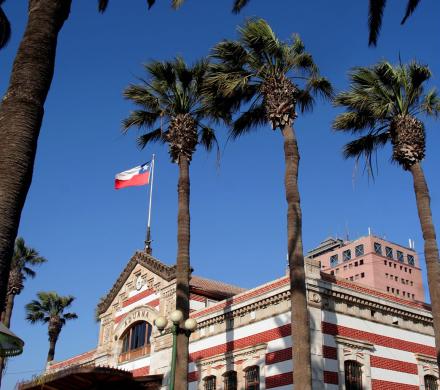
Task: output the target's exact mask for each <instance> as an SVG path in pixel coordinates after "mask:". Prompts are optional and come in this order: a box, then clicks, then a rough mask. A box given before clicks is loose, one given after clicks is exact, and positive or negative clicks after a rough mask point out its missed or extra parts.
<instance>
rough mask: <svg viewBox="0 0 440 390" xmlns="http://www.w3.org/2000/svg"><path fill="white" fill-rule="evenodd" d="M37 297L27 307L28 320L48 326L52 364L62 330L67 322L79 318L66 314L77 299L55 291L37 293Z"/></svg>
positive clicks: (75, 315) (49, 355) (74, 314)
mask: <svg viewBox="0 0 440 390" xmlns="http://www.w3.org/2000/svg"><path fill="white" fill-rule="evenodd" d="M37 297H38V299H34V300H33V301H31V302H29V303H28V304H27V305H26V319H27V320H28V321H29V322H30V323H31V324H36V323H37V322H42V323H43V324H48V335H49V352H48V354H47V362H51V361H52V360H53V359H54V356H55V347H56V344H57V341H58V337H59V336H60V333H61V329H62V328H63V326H64V325H66V321H69V320H74V319H76V318H78V315H77V314H76V313H70V312H68V313H65V310H66V309H68V308H69V307H70V306H71V304H72V302H73V301H74V300H75V297H72V296H71V295H67V296H61V295H58V294H57V293H56V292H54V291H49V292H45V291H41V292H39V293H37Z"/></svg>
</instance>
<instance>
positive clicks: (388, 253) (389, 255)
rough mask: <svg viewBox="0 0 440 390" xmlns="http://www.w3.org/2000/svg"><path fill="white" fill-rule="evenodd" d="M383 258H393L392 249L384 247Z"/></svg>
mask: <svg viewBox="0 0 440 390" xmlns="http://www.w3.org/2000/svg"><path fill="white" fill-rule="evenodd" d="M385 256H386V257H388V258H389V259H392V258H393V248H390V247H389V246H386V247H385Z"/></svg>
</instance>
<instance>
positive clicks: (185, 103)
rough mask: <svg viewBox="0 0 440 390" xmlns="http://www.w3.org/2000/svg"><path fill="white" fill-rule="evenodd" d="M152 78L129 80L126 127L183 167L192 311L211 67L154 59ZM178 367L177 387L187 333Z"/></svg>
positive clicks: (181, 280)
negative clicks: (196, 171)
mask: <svg viewBox="0 0 440 390" xmlns="http://www.w3.org/2000/svg"><path fill="white" fill-rule="evenodd" d="M145 70H146V72H147V75H148V79H147V80H143V81H142V82H141V83H140V84H137V85H133V84H132V85H130V86H129V87H128V88H126V90H125V91H124V96H125V97H126V98H127V99H129V100H131V101H132V102H133V103H135V104H136V105H137V106H139V109H138V110H135V111H132V112H131V113H130V115H129V116H128V117H127V118H126V119H125V120H124V122H123V127H124V130H127V129H129V128H131V127H137V128H145V129H146V130H147V132H146V133H145V134H143V135H141V136H140V137H139V139H138V142H139V146H140V147H141V148H144V147H145V146H146V145H147V144H149V143H150V142H156V141H157V142H161V143H168V147H169V154H170V156H171V160H172V162H174V163H176V164H177V165H178V166H179V183H178V230H177V246H178V248H177V261H176V263H177V276H176V308H177V309H178V310H181V311H182V313H183V315H184V316H183V318H184V319H183V321H184V320H185V319H187V318H188V316H189V278H190V253H189V242H190V213H189V193H190V180H189V165H190V162H191V159H192V156H193V153H194V152H195V150H196V147H197V145H199V144H200V145H202V146H203V147H205V148H206V149H207V150H208V151H209V150H211V149H212V147H213V146H215V145H217V140H216V137H215V133H214V130H213V129H212V128H211V127H210V126H209V125H208V124H206V123H204V121H205V120H209V119H210V115H211V114H210V113H209V112H208V110H207V109H206V107H204V106H203V94H202V87H203V82H204V79H205V76H206V73H207V70H208V61H207V60H205V59H203V60H201V61H199V62H196V63H195V64H194V65H193V66H188V65H186V64H185V62H184V61H183V59H182V58H176V59H174V60H173V61H164V62H160V61H153V62H150V63H148V64H146V65H145ZM177 362H178V364H177V370H176V376H175V381H176V383H175V386H176V387H175V388H176V389H182V390H183V389H185V390H186V388H187V375H188V337H187V335H186V334H184V333H180V334H178V336H177Z"/></svg>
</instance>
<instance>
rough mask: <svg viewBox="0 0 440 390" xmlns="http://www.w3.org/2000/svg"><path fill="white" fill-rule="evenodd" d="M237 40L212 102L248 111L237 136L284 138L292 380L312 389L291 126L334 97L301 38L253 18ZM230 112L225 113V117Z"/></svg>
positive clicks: (211, 86) (222, 58)
mask: <svg viewBox="0 0 440 390" xmlns="http://www.w3.org/2000/svg"><path fill="white" fill-rule="evenodd" d="M238 32H239V40H237V41H231V40H225V41H222V42H220V43H218V44H217V45H216V46H215V47H214V49H213V52H212V57H213V58H214V59H215V60H217V62H216V63H214V64H212V66H211V69H210V76H209V77H208V79H207V87H206V88H207V95H208V100H209V105H210V106H212V107H213V109H215V110H219V111H220V112H226V113H227V112H229V113H233V112H236V111H237V110H239V109H240V107H244V109H245V111H244V112H243V113H241V114H240V115H238V117H237V118H236V119H235V121H233V123H232V126H231V130H230V136H231V137H232V138H233V139H235V138H237V137H239V136H241V135H244V134H247V133H249V132H250V131H251V130H253V129H254V128H256V127H258V126H261V125H264V124H267V123H268V124H270V125H271V127H272V129H273V130H280V134H281V135H282V136H283V138H284V159H285V169H286V171H285V190H286V200H287V247H288V257H289V268H290V281H291V284H290V289H291V307H292V338H293V337H294V338H295V342H294V343H293V344H292V345H293V347H292V356H293V362H294V363H293V364H294V367H295V369H294V373H293V381H294V383H295V387H297V388H299V389H310V388H311V368H310V364H311V363H310V330H309V317H308V310H307V300H306V285H305V272H304V256H303V247H302V231H301V229H302V217H301V207H300V196H299V191H298V167H299V151H298V145H297V141H296V135H295V131H294V129H293V124H294V121H295V119H296V117H297V108H299V111H300V112H301V113H303V112H304V111H306V110H310V109H312V107H313V104H314V97H313V96H316V95H317V94H319V95H321V96H323V97H324V98H329V97H331V96H332V88H331V85H330V83H329V81H328V80H327V79H325V78H323V77H321V76H320V75H319V72H318V68H317V66H316V65H315V63H314V61H313V58H312V56H311V55H310V54H309V53H307V52H306V51H305V48H304V44H303V42H302V40H301V39H300V38H299V37H298V36H295V37H294V39H293V42H291V43H286V42H283V41H280V40H279V39H278V38H277V37H276V35H275V33H274V32H273V31H272V29H271V28H270V26H269V25H268V24H267V22H266V21H264V20H263V19H252V20H249V21H247V22H246V23H245V25H244V26H243V27H241V28H239V30H238ZM225 115H226V114H223V116H225Z"/></svg>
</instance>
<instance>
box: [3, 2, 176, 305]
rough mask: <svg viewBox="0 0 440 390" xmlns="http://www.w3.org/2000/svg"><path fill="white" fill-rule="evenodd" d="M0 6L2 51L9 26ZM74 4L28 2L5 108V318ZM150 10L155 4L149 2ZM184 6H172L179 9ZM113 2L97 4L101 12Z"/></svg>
mask: <svg viewBox="0 0 440 390" xmlns="http://www.w3.org/2000/svg"><path fill="white" fill-rule="evenodd" d="M4 1H5V0H0V48H1V47H3V46H4V45H5V44H6V43H7V41H8V38H9V36H10V25H9V21H8V19H7V18H6V15H5V13H4V12H3V10H2V7H1V6H2V4H3V3H4ZM71 3H72V0H29V10H30V11H31V12H29V13H28V15H29V16H28V21H27V25H26V29H25V32H24V35H23V38H22V40H21V43H20V46H19V48H18V51H17V55H16V57H15V61H14V64H13V68H12V73H11V77H10V81H9V86H8V89H7V91H6V93H5V95H4V97H3V99H2V100H1V103H0V139H1V140H2V142H1V143H0V312H1V311H2V310H3V307H2V305H3V303H4V302H5V297H6V288H7V282H8V275H9V270H10V267H11V260H12V254H13V251H14V240H15V237H16V236H17V232H18V225H19V223H20V217H21V211H22V209H23V206H24V202H25V200H26V196H27V193H28V190H29V188H30V185H31V181H32V174H33V169H34V161H35V154H36V148H37V141H38V136H39V133H40V128H41V123H42V120H43V114H44V103H45V101H46V97H47V94H48V92H49V88H50V85H51V83H52V77H53V74H54V66H55V54H56V48H57V40H58V34H59V32H60V30H61V28H62V27H63V25H64V22H65V21H66V20H67V18H68V17H69V13H70V6H71ZM147 3H148V6H149V7H151V6H152V5H153V4H154V3H155V0H148V1H147ZM179 3H180V2H179V1H177V0H174V1H172V5H173V6H175V7H177V6H178V5H179ZM107 5H108V0H98V7H99V11H100V12H104V11H105V9H106V8H107Z"/></svg>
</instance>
